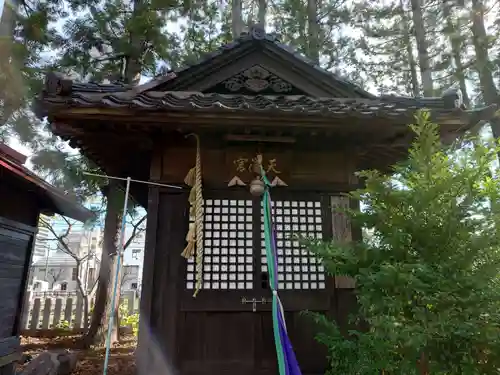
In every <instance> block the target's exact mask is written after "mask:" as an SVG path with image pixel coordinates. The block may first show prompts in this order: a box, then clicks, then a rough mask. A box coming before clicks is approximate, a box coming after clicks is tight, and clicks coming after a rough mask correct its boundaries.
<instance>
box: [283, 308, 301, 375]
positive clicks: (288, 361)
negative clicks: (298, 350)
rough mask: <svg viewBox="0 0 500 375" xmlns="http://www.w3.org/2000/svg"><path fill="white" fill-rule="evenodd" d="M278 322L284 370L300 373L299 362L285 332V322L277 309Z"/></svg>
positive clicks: (299, 374) (290, 372)
mask: <svg viewBox="0 0 500 375" xmlns="http://www.w3.org/2000/svg"><path fill="white" fill-rule="evenodd" d="M278 322H279V327H280V337H281V344H282V346H283V352H284V353H283V354H284V357H285V370H286V375H302V372H301V371H300V367H299V363H298V362H297V358H296V357H295V353H294V351H293V348H292V343H291V342H290V338H289V337H288V334H287V332H286V328H285V322H284V321H283V316H282V315H281V314H280V312H279V311H278Z"/></svg>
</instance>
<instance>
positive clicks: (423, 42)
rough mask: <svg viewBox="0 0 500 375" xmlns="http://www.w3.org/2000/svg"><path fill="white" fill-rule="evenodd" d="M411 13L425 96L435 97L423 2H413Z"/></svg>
mask: <svg viewBox="0 0 500 375" xmlns="http://www.w3.org/2000/svg"><path fill="white" fill-rule="evenodd" d="M411 11H412V18H413V30H414V33H415V39H416V45H417V51H418V63H419V67H420V76H421V77H422V88H423V92H424V96H433V94H434V84H433V81H432V71H431V64H430V57H429V43H428V41H427V33H426V27H425V24H424V10H423V0H411Z"/></svg>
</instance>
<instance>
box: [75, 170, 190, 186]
mask: <svg viewBox="0 0 500 375" xmlns="http://www.w3.org/2000/svg"><path fill="white" fill-rule="evenodd" d="M83 174H85V175H87V176H94V177H102V178H109V179H111V180H121V181H131V182H138V183H140V184H147V185H154V186H162V187H169V188H174V189H182V186H177V185H168V184H160V183H158V182H153V181H142V180H134V179H132V178H130V177H127V178H123V177H115V176H106V175H103V174H97V173H90V172H83Z"/></svg>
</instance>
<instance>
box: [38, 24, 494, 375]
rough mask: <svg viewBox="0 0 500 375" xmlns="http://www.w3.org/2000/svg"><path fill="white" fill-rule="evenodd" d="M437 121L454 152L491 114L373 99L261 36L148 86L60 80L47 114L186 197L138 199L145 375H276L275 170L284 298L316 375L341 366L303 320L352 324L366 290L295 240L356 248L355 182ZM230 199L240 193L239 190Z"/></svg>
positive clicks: (51, 88)
mask: <svg viewBox="0 0 500 375" xmlns="http://www.w3.org/2000/svg"><path fill="white" fill-rule="evenodd" d="M420 108H426V109H429V110H430V111H431V113H432V116H433V119H434V120H435V121H436V122H438V123H439V124H440V125H441V132H442V134H443V137H451V138H454V137H455V136H457V135H458V134H461V133H463V132H464V131H466V130H467V129H470V128H471V127H472V126H474V125H475V124H476V123H477V122H478V121H480V120H481V119H484V118H488V117H489V116H491V115H492V109H491V108H485V109H483V110H477V111H469V110H467V109H466V108H464V107H463V105H462V103H461V102H460V97H459V95H458V94H457V93H456V92H450V93H448V94H446V95H445V96H443V97H437V98H425V99H423V98H420V99H418V98H406V97H394V96H384V97H378V96H375V95H372V94H370V93H368V92H366V91H364V90H363V89H361V88H360V87H358V86H356V85H354V84H352V83H350V82H348V81H345V80H343V79H341V78H340V77H338V76H336V75H334V74H332V73H330V72H328V71H325V70H323V69H321V68H319V67H318V66H315V65H314V64H313V63H312V62H311V61H309V60H308V59H306V58H304V57H303V56H301V55H300V54H298V53H297V52H295V51H294V50H293V49H292V48H290V47H289V46H286V45H283V44H281V43H280V42H279V40H278V39H277V37H276V36H274V35H269V34H266V33H265V32H264V31H263V30H261V29H259V28H252V29H251V30H250V31H249V32H248V33H246V34H242V36H241V37H240V38H238V39H237V40H235V41H233V42H232V43H230V44H228V45H225V46H223V47H222V48H220V49H219V50H217V51H215V52H213V53H211V54H209V55H208V56H206V58H204V59H203V60H202V61H200V62H198V63H197V64H195V65H192V66H188V67H185V68H183V69H180V70H178V71H175V72H172V73H170V74H168V75H166V76H163V77H159V78H156V79H154V80H152V81H151V82H149V83H146V84H144V85H139V86H135V87H131V86H127V85H121V84H95V83H76V82H73V81H71V80H68V79H65V78H64V77H62V76H59V75H57V74H49V75H48V76H47V83H46V88H45V91H44V92H43V93H42V95H41V96H40V98H39V100H38V103H37V109H36V111H37V113H38V115H39V116H41V117H45V116H47V117H48V120H49V121H50V124H51V127H52V131H53V132H54V133H55V134H57V135H59V136H61V137H62V138H63V139H66V140H69V141H70V144H71V145H72V146H73V147H77V148H80V149H81V150H82V151H83V152H84V153H85V154H86V155H88V156H89V157H90V158H91V159H92V160H94V161H95V162H97V163H98V164H99V165H100V166H101V167H102V168H103V169H104V170H105V171H106V173H107V174H109V175H113V176H119V177H128V176H130V177H132V178H134V179H138V180H147V181H154V182H158V183H163V184H172V185H177V186H181V187H182V189H175V188H168V187H160V186H156V185H149V186H148V185H146V184H138V183H137V184H132V187H131V192H132V195H133V196H134V197H135V199H136V200H137V201H138V202H140V203H141V204H142V205H144V207H147V211H148V228H147V240H146V250H145V259H144V276H143V287H142V297H141V316H140V319H141V325H140V333H139V347H138V359H137V360H138V371H139V373H140V374H144V375H163V374H180V375H224V374H226V375H229V374H231V375H233V374H239V375H275V374H276V373H277V370H276V359H275V358H276V353H275V349H274V346H273V345H274V344H273V339H272V337H273V333H272V325H271V314H270V310H271V305H270V304H269V298H270V296H271V294H270V291H269V285H268V275H267V265H266V261H265V257H264V254H265V253H264V251H263V244H262V239H263V234H262V213H261V206H260V200H259V199H256V198H254V197H253V196H252V195H251V194H250V193H249V189H248V185H249V183H250V181H251V180H252V179H254V178H255V174H254V173H253V172H252V168H249V167H250V166H251V163H252V160H253V159H254V158H255V157H256V155H257V154H259V155H262V157H263V161H264V167H265V169H266V170H267V171H268V175H269V176H270V178H271V179H272V180H273V181H274V182H275V185H276V187H275V188H274V189H273V191H272V197H273V201H274V203H275V222H276V227H277V231H278V234H277V236H278V255H279V267H278V268H279V269H278V271H279V284H280V285H279V286H280V295H281V298H282V301H283V304H284V308H285V315H286V319H287V327H288V332H289V336H290V337H291V340H292V343H293V345H294V349H295V352H296V354H297V356H298V361H299V364H300V365H301V368H302V372H303V374H304V375H313V374H323V373H324V371H325V368H326V365H327V364H326V359H325V356H326V352H325V349H324V348H323V347H321V346H320V345H319V344H316V343H315V342H314V340H313V335H314V330H313V327H312V324H311V323H310V322H308V321H307V319H306V318H304V317H303V316H301V315H300V311H302V310H305V309H309V310H315V311H322V312H324V313H326V314H328V315H329V316H331V317H332V318H335V319H337V320H338V321H339V322H340V324H341V325H345V324H346V320H347V314H348V312H349V311H350V309H352V307H353V305H354V301H355V298H354V295H353V293H352V287H353V285H352V283H351V282H350V281H349V280H345V279H343V278H341V277H338V278H332V277H327V276H326V275H325V273H324V269H323V267H322V265H321V264H319V263H318V261H317V260H316V259H315V258H314V257H311V256H310V255H309V254H308V252H307V251H305V250H304V249H301V248H300V247H299V245H298V243H297V242H296V241H294V240H293V239H291V238H290V235H291V234H294V233H297V234H307V235H310V236H314V237H316V238H324V239H327V238H331V237H332V236H336V237H337V238H341V239H357V238H359V231H356V230H352V229H351V228H350V225H349V224H348V223H347V222H346V220H345V219H344V217H343V216H342V215H339V214H338V213H336V212H335V207H338V206H345V205H347V204H349V202H347V201H346V199H345V198H344V197H341V196H340V195H339V194H340V193H343V192H347V191H350V190H352V189H355V188H356V187H358V186H359V183H358V181H357V180H356V178H355V176H354V172H355V171H358V170H360V169H365V168H379V169H384V168H387V167H388V166H389V165H391V164H393V163H394V162H396V161H397V160H400V159H401V158H403V157H404V156H405V155H406V153H407V149H408V146H409V144H410V142H411V140H412V134H411V132H410V131H409V128H408V126H407V125H408V124H409V123H411V122H412V121H413V120H414V113H415V111H416V110H417V109H420ZM191 133H195V134H196V135H197V136H198V137H199V140H200V145H201V164H202V177H203V196H204V212H205V214H204V239H205V240H204V248H203V249H204V263H203V267H202V270H203V284H202V290H201V291H200V293H199V294H198V296H197V297H196V298H193V289H194V287H195V279H196V267H195V263H194V261H193V260H188V261H186V260H185V259H184V258H183V257H182V256H181V252H182V251H183V249H184V248H185V246H186V233H187V232H188V227H189V203H188V196H189V188H188V187H187V186H186V185H184V179H185V177H186V174H187V173H188V171H189V170H190V168H192V167H193V166H194V163H195V156H196V141H195V138H193V137H186V136H187V135H189V134H191ZM229 185H231V186H229Z"/></svg>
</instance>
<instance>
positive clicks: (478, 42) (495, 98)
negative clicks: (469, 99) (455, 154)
mask: <svg viewBox="0 0 500 375" xmlns="http://www.w3.org/2000/svg"><path fill="white" fill-rule="evenodd" d="M471 18H472V42H473V44H474V51H475V54H476V69H477V71H478V73H479V83H480V85H481V93H482V95H483V101H484V103H486V104H500V96H499V94H498V92H497V89H496V86H495V81H494V80H493V74H492V70H491V69H490V68H491V61H490V59H489V56H488V53H489V46H488V36H487V34H486V28H485V26H484V4H483V3H482V2H481V0H472V17H471ZM490 124H491V131H492V133H493V136H494V137H495V138H499V137H500V120H498V119H495V120H492V121H490Z"/></svg>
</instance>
